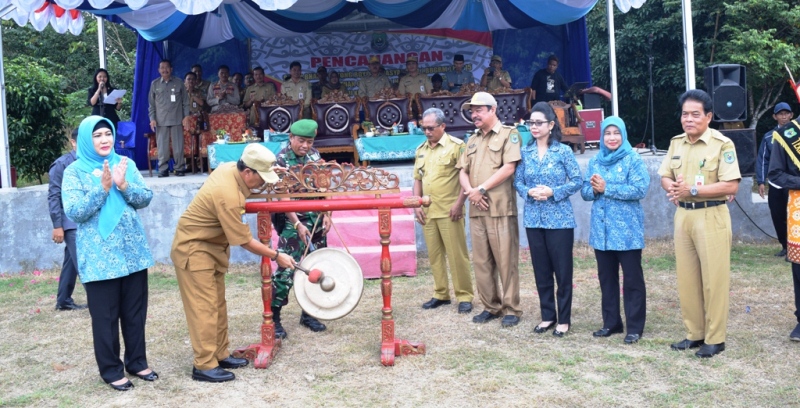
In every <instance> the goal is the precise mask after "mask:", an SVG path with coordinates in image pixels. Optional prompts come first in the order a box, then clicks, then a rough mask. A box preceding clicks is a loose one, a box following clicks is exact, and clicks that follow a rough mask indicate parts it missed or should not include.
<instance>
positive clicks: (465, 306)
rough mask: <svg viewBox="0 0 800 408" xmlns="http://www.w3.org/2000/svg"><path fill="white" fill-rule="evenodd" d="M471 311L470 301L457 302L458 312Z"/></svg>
mask: <svg viewBox="0 0 800 408" xmlns="http://www.w3.org/2000/svg"><path fill="white" fill-rule="evenodd" d="M470 312H472V302H459V304H458V313H462V314H464V313H470Z"/></svg>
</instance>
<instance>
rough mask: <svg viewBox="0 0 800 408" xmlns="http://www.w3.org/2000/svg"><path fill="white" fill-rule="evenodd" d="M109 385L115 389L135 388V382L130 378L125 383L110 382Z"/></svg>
mask: <svg viewBox="0 0 800 408" xmlns="http://www.w3.org/2000/svg"><path fill="white" fill-rule="evenodd" d="M108 386H109V387H111V388H113V389H115V390H117V391H128V390H131V389H133V383H132V382H131V381H130V380H128V381H127V382H125V383H123V384H120V385H114V384H111V383H108Z"/></svg>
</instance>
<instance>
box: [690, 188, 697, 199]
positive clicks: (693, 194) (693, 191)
mask: <svg viewBox="0 0 800 408" xmlns="http://www.w3.org/2000/svg"><path fill="white" fill-rule="evenodd" d="M689 194H691V195H692V197H696V196H697V187H696V186H692V188H690V189H689Z"/></svg>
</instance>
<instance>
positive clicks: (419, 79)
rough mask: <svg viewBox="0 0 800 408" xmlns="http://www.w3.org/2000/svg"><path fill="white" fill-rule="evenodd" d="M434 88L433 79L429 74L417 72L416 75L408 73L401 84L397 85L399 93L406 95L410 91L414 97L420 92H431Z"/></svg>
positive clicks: (401, 80)
mask: <svg viewBox="0 0 800 408" xmlns="http://www.w3.org/2000/svg"><path fill="white" fill-rule="evenodd" d="M431 89H433V84H431V79H430V78H428V76H427V75H422V74H420V73H417V75H415V76H411V75H406V76H404V77H403V78H402V79H400V85H399V86H398V87H397V93H398V94H400V95H403V96H405V94H407V93H410V94H411V97H412V98H413V97H414V95H416V94H418V93H420V92H421V93H423V94H429V93H431Z"/></svg>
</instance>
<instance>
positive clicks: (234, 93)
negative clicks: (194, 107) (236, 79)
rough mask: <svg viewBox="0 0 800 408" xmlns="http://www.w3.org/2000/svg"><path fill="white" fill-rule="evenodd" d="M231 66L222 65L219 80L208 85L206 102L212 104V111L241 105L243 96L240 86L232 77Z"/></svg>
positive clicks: (218, 72)
mask: <svg viewBox="0 0 800 408" xmlns="http://www.w3.org/2000/svg"><path fill="white" fill-rule="evenodd" d="M230 72H231V70H230V68H228V66H227V65H220V66H219V70H218V71H217V75H218V76H219V81H217V82H214V83H213V84H211V86H209V87H208V93H207V94H206V102H208V104H209V106H211V112H217V111H219V110H222V109H225V108H227V107H229V106H237V107H238V106H239V103H241V98H240V97H239V87H238V86H236V84H234V83H233V82H231V81H229V80H228V79H230Z"/></svg>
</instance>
